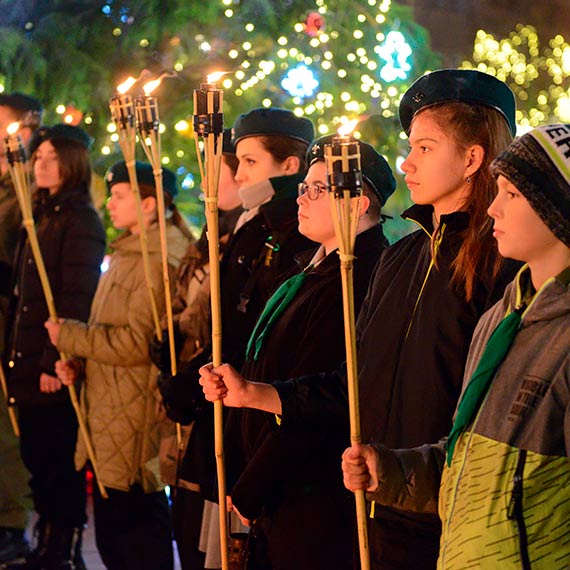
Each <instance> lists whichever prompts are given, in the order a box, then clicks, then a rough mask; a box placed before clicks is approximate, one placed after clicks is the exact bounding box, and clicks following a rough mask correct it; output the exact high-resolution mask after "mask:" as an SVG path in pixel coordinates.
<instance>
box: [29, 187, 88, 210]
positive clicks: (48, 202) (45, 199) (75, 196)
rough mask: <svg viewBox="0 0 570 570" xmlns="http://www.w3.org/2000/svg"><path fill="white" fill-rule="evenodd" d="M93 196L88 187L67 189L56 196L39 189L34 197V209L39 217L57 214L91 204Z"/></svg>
mask: <svg viewBox="0 0 570 570" xmlns="http://www.w3.org/2000/svg"><path fill="white" fill-rule="evenodd" d="M90 202H91V196H90V194H89V189H88V188H87V186H85V185H83V186H80V187H78V188H65V189H63V190H60V191H59V192H57V193H56V194H50V193H49V190H46V189H44V188H41V189H39V190H38V191H37V192H36V195H35V196H34V209H35V211H36V213H38V214H39V215H42V214H45V213H49V212H54V211H55V212H57V211H59V210H61V209H62V208H64V209H73V208H75V207H77V206H79V205H85V204H89V203H90Z"/></svg>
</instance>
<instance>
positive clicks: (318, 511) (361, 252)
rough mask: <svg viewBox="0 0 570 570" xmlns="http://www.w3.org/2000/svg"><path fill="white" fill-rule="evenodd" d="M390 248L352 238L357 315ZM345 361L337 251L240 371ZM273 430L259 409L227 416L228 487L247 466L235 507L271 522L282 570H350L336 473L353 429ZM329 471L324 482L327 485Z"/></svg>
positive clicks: (298, 369)
mask: <svg viewBox="0 0 570 570" xmlns="http://www.w3.org/2000/svg"><path fill="white" fill-rule="evenodd" d="M386 245H387V242H386V239H385V238H384V235H383V232H382V227H381V226H380V225H377V226H374V227H372V228H370V229H369V230H367V231H365V232H363V233H362V234H359V235H358V236H357V238H356V243H355V255H356V260H355V262H354V279H353V282H354V305H355V310H356V311H358V309H359V308H360V306H361V305H362V302H363V300H364V296H365V295H366V291H367V289H368V283H369V281H370V276H371V275H372V272H373V269H374V267H375V265H376V263H377V261H378V258H379V256H380V253H381V251H382V250H383V248H384V247H385V246H386ZM313 254H314V250H311V251H310V252H308V253H307V254H305V255H303V256H299V265H300V266H301V267H302V268H304V267H306V266H307V264H308V263H309V261H310V259H311V257H312V255H313ZM344 358H345V340H344V320H343V300H342V287H341V279H340V263H339V258H338V255H337V252H336V251H335V252H332V253H330V254H329V255H328V256H327V257H326V258H325V259H324V260H323V261H322V262H321V263H320V264H319V265H318V266H317V267H316V268H315V269H313V270H310V271H308V272H307V277H306V280H305V282H304V283H303V286H302V288H301V289H300V290H299V292H298V293H297V295H296V297H295V298H294V299H293V301H292V302H291V304H290V305H289V306H288V307H287V308H286V309H285V311H284V312H283V314H282V315H281V316H280V317H279V319H278V321H277V322H276V323H275V325H274V327H273V328H272V329H271V331H270V334H269V336H268V338H267V339H266V341H265V344H264V345H263V347H262V350H261V352H260V354H259V355H258V359H257V360H254V359H253V357H250V358H249V359H248V360H247V361H246V364H245V367H244V371H243V372H244V375H245V376H246V377H247V378H248V379H250V380H253V381H257V382H260V381H264V382H272V381H273V380H276V379H278V378H287V377H295V376H299V375H301V374H311V373H316V372H318V371H320V370H334V369H335V368H336V367H338V366H339V365H340V363H341V362H342V361H343V360H344ZM232 416H233V421H232ZM274 423H275V418H274V416H272V415H270V414H264V413H262V412H258V411H256V410H247V409H236V410H231V411H230V417H229V418H228V428H227V429H226V442H227V449H228V462H227V469H228V474H229V478H228V479H231V476H232V471H235V469H236V467H240V465H239V463H241V465H242V466H243V467H241V469H240V472H239V478H238V480H237V482H236V483H235V485H234V486H233V489H232V492H231V494H232V500H233V502H234V504H235V505H236V506H237V508H238V509H239V511H240V512H241V514H242V515H244V516H246V517H248V518H250V519H256V518H257V519H259V517H260V515H262V517H265V518H266V519H268V520H269V521H270V523H269V524H267V525H266V527H267V530H266V534H267V536H268V548H269V552H270V557H271V559H272V561H279V563H280V564H281V567H291V568H293V567H294V568H298V569H301V568H313V569H316V568H332V567H335V568H343V567H351V561H352V532H351V530H350V526H351V522H352V519H353V518H354V505H353V502H352V500H351V495H350V494H349V493H348V492H347V491H346V490H345V489H344V487H343V486H342V477H341V470H340V467H339V456H340V453H341V452H342V450H343V449H344V448H345V447H346V446H347V444H348V442H349V433H348V426H347V425H341V426H339V427H338V429H334V430H332V429H329V430H328V431H327V432H326V433H325V432H323V431H320V430H314V431H310V430H307V431H304V432H302V433H292V432H286V431H280V430H274V429H273V428H272V425H273V424H274ZM236 451H240V452H241V453H240V455H241V457H237V456H236V455H237V454H236V453H235V452H236ZM232 452H234V453H232ZM236 462H237V463H238V465H236ZM232 463H233V464H232ZM323 472H326V473H327V474H328V475H327V479H326V480H323V477H322V473H323ZM233 475H234V477H235V475H236V474H235V473H233ZM301 521H302V522H301ZM307 528H310V529H311V530H310V532H306V529H307ZM286 561H289V562H288V563H287V562H286Z"/></svg>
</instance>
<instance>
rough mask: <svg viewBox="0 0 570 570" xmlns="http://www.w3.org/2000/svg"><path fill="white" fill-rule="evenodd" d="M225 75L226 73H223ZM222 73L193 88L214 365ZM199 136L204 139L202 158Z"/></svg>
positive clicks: (224, 550) (218, 348)
mask: <svg viewBox="0 0 570 570" xmlns="http://www.w3.org/2000/svg"><path fill="white" fill-rule="evenodd" d="M222 75H223V73H222ZM219 77H220V74H212V75H209V76H208V81H207V83H202V84H200V88H199V89H195V90H194V140H195V141H196V154H197V156H198V163H199V165H200V174H201V176H202V181H203V183H204V188H205V206H206V208H205V209H206V224H207V228H208V256H209V262H210V304H211V308H212V357H213V364H214V366H219V365H220V364H221V363H222V316H221V297H220V253H219V231H218V182H219V177H220V165H221V160H222V138H223V130H224V126H223V122H224V115H223V94H224V92H223V91H222V90H221V89H216V85H215V83H214V82H215V81H216V80H217V79H218V78H219ZM199 138H202V139H203V142H204V157H205V158H204V161H202V158H201V156H202V155H201V153H200V147H199ZM223 429H224V427H223V405H222V401H221V400H220V401H217V402H214V436H215V451H216V467H217V474H218V500H219V504H220V550H221V559H222V570H227V568H228V545H227V542H228V519H227V513H226V508H225V505H226V475H225V465H224V439H223Z"/></svg>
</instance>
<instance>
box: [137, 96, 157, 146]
mask: <svg viewBox="0 0 570 570" xmlns="http://www.w3.org/2000/svg"><path fill="white" fill-rule="evenodd" d="M135 114H136V120H137V129H138V131H139V133H140V134H141V136H142V137H145V138H146V137H147V136H148V135H149V134H150V133H152V132H155V133H158V129H159V127H160V119H159V118H158V100H157V98H156V97H151V96H150V95H146V96H144V97H137V98H136V99H135Z"/></svg>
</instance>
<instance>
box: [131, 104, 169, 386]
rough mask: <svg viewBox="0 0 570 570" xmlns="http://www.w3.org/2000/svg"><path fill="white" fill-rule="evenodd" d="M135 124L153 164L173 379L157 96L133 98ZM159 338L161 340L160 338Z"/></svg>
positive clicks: (144, 148)
mask: <svg viewBox="0 0 570 570" xmlns="http://www.w3.org/2000/svg"><path fill="white" fill-rule="evenodd" d="M135 112H136V125H137V130H138V132H139V139H140V142H141V145H142V147H143V150H144V152H145V154H146V156H147V158H148V161H149V162H150V164H151V165H152V168H153V174H154V183H155V186H156V203H157V208H158V226H159V231H160V251H161V257H162V280H163V282H164V297H165V302H166V322H167V329H168V341H169V347H170V372H171V374H172V376H176V347H175V345H174V317H173V314H172V295H171V291H170V273H169V270H168V245H167V241H166V213H165V209H164V188H163V185H162V165H161V149H160V132H159V126H160V119H159V118H158V101H157V99H156V97H151V96H149V95H145V96H144V97H137V98H136V99H135ZM159 338H160V337H159Z"/></svg>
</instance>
